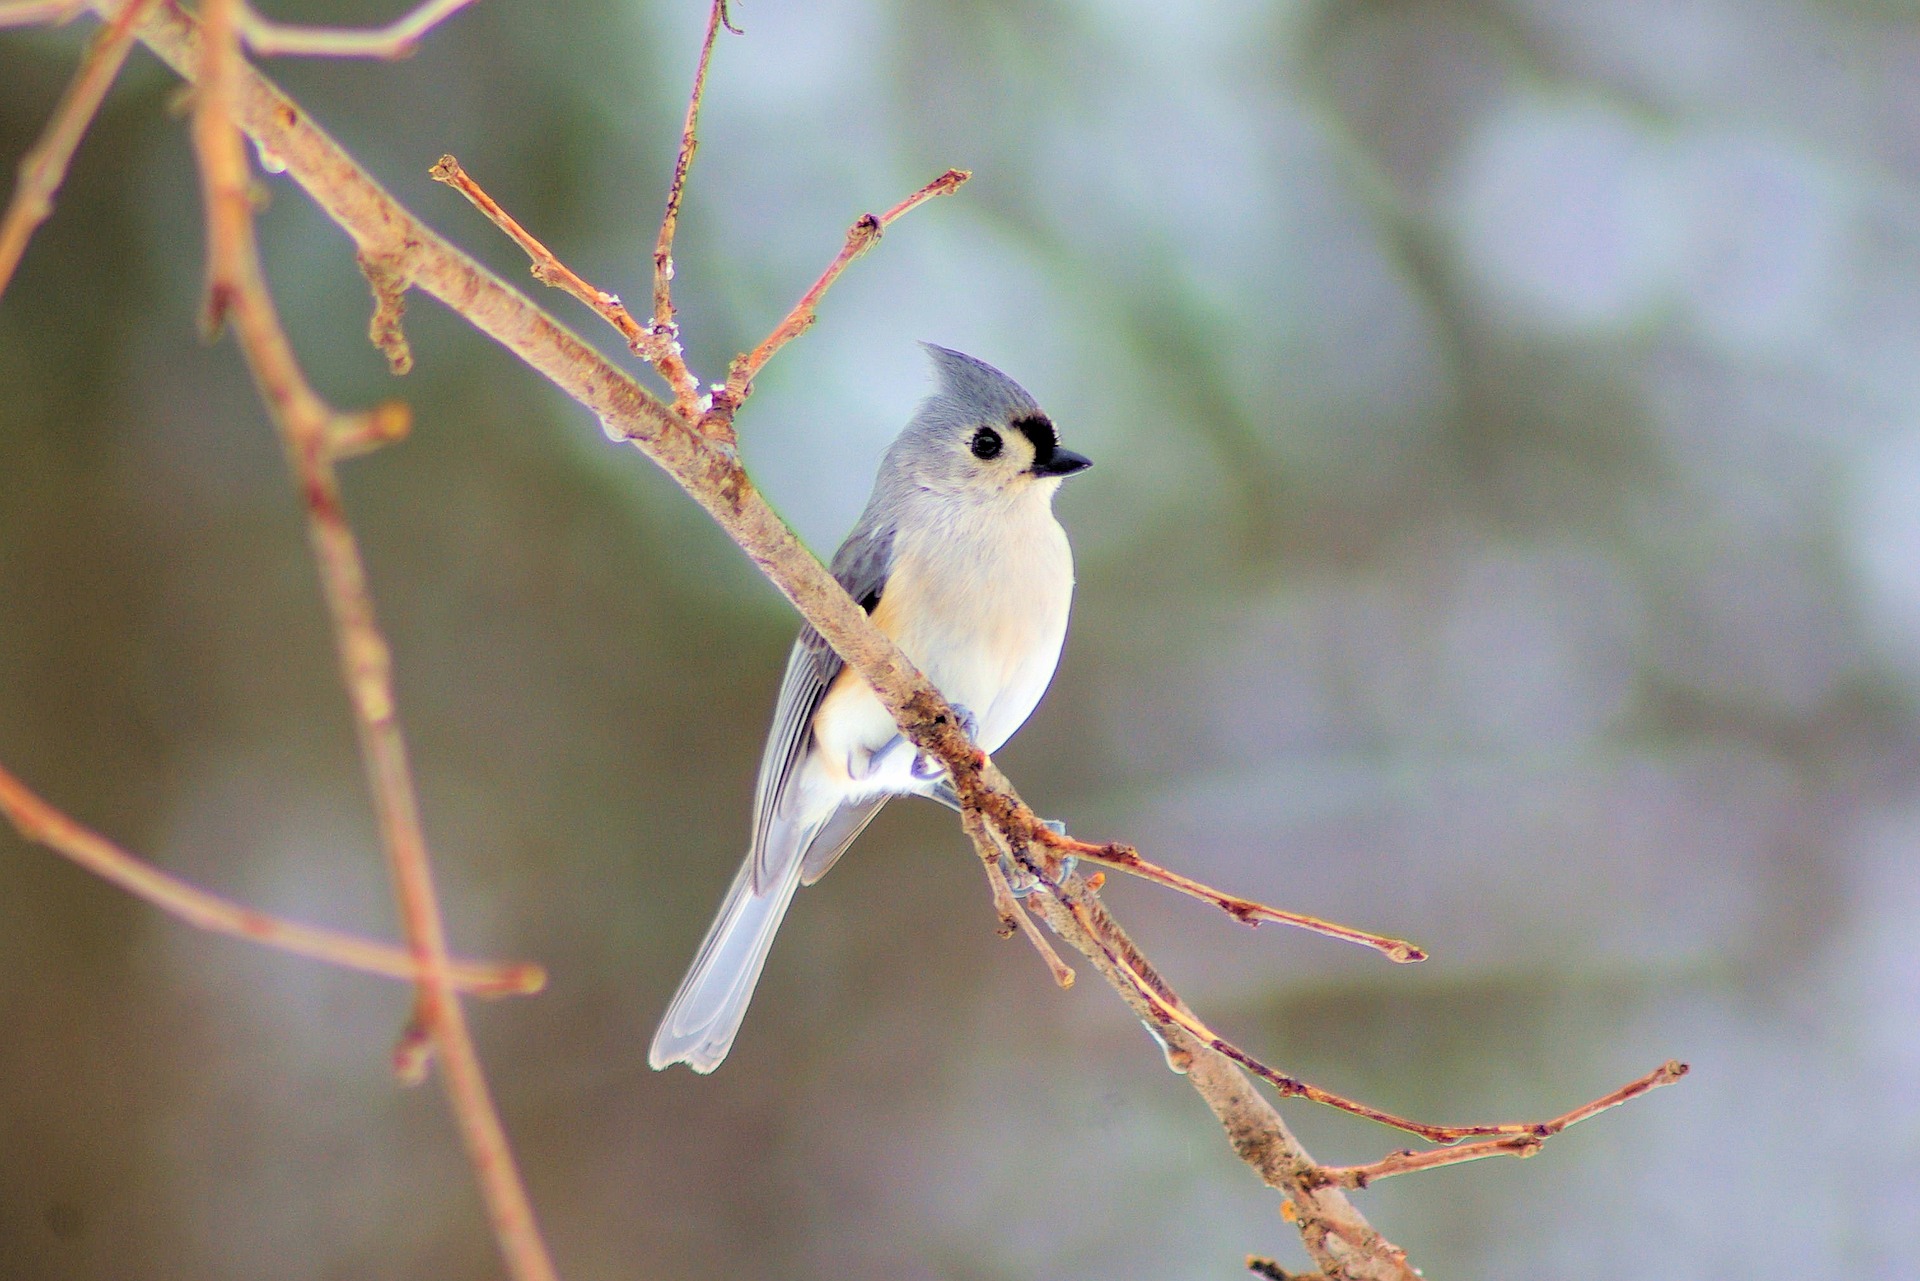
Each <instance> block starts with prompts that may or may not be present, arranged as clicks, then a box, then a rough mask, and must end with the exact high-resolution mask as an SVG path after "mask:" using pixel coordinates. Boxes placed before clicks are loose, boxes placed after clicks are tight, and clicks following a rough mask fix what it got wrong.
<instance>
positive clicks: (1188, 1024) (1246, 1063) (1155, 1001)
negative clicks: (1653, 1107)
mask: <svg viewBox="0 0 1920 1281" xmlns="http://www.w3.org/2000/svg"><path fill="white" fill-rule="evenodd" d="M1016 857H1017V856H1016ZM1020 862H1021V865H1022V866H1023V867H1024V868H1025V869H1026V870H1027V871H1028V872H1030V873H1031V874H1032V875H1033V876H1034V877H1035V878H1036V879H1037V880H1038V881H1039V882H1040V884H1041V886H1042V887H1043V888H1044V889H1045V890H1046V891H1047V892H1048V893H1049V894H1050V895H1052V896H1053V898H1054V899H1055V900H1056V901H1057V902H1058V903H1059V904H1060V905H1061V906H1062V907H1063V908H1065V909H1066V910H1067V911H1068V912H1069V913H1070V914H1072V915H1073V917H1074V919H1075V920H1076V921H1077V922H1078V923H1079V924H1080V926H1081V927H1082V928H1083V929H1084V930H1086V932H1087V934H1088V936H1089V937H1091V938H1092V939H1094V941H1095V942H1096V943H1098V944H1099V945H1100V947H1101V948H1102V949H1103V950H1104V951H1105V953H1106V957H1107V960H1108V961H1109V962H1110V963H1111V964H1112V965H1113V966H1114V967H1115V968H1116V969H1118V970H1119V971H1120V972H1121V973H1123V974H1125V975H1127V976H1128V978H1129V981H1130V982H1131V983H1132V984H1133V985H1134V988H1135V991H1136V992H1137V993H1138V995H1139V996H1140V997H1141V999H1142V1000H1144V1001H1145V1002H1146V1003H1147V1004H1148V1005H1149V1006H1150V1007H1152V1009H1153V1010H1154V1012H1155V1014H1156V1016H1157V1017H1158V1018H1159V1020H1160V1021H1161V1022H1163V1023H1164V1024H1166V1025H1169V1026H1172V1027H1177V1028H1179V1029H1180V1030H1181V1031H1183V1032H1185V1033H1186V1034H1187V1035H1189V1036H1191V1037H1193V1038H1194V1039H1195V1040H1197V1041H1199V1042H1200V1043H1201V1044H1203V1045H1205V1046H1207V1047H1208V1048H1209V1049H1211V1050H1213V1051H1215V1052H1216V1053H1218V1054H1223V1055H1225V1056H1226V1057H1227V1058H1229V1059H1232V1060H1233V1061H1234V1062H1235V1063H1238V1064H1239V1065H1240V1066H1241V1067H1243V1068H1245V1069H1247V1070H1248V1071H1249V1072H1252V1073H1253V1074H1254V1075H1255V1076H1258V1077H1259V1078H1261V1079H1262V1080H1264V1081H1266V1082H1267V1083H1268V1084H1269V1085H1271V1086H1273V1088H1274V1089H1276V1090H1278V1091H1279V1092H1280V1093H1281V1095H1283V1096H1285V1097H1290V1098H1302V1099H1306V1100H1308V1101H1309V1102H1313V1103H1319V1104H1321V1105H1323V1106H1325V1107H1330V1108H1334V1109H1336V1110H1338V1111H1341V1112H1346V1113H1349V1114H1351V1115H1353V1116H1358V1117H1363V1118H1365V1119H1366V1120H1369V1121H1374V1122H1377V1123H1378V1124H1380V1125H1385V1126H1388V1127H1391V1128H1392V1129H1396V1130H1401V1131H1404V1132H1405V1133H1407V1134H1417V1135H1419V1136H1420V1137H1421V1138H1423V1139H1426V1140H1427V1141H1429V1142H1431V1143H1443V1144H1452V1143H1458V1142H1460V1141H1461V1140H1462V1139H1470V1138H1478V1137H1481V1136H1486V1135H1498V1136H1502V1138H1503V1139H1504V1140H1506V1142H1505V1143H1504V1144H1496V1145H1494V1146H1495V1147H1497V1148H1498V1149H1499V1150H1498V1151H1492V1150H1490V1151H1487V1152H1484V1153H1477V1154H1476V1155H1484V1156H1495V1155H1502V1154H1504V1153H1505V1152H1507V1151H1508V1150H1509V1149H1511V1148H1512V1147H1513V1146H1514V1145H1515V1144H1522V1145H1524V1144H1532V1145H1534V1146H1536V1147H1537V1146H1538V1145H1539V1143H1541V1142H1542V1141H1544V1140H1545V1139H1547V1138H1549V1137H1551V1136H1552V1135H1554V1134H1558V1133H1559V1132H1560V1131H1561V1130H1563V1129H1565V1128H1566V1127H1567V1126H1568V1125H1571V1124H1573V1123H1574V1122H1575V1121H1579V1120H1583V1119H1584V1118H1586V1117H1589V1116H1592V1115H1593V1114H1594V1113H1596V1112H1601V1111H1604V1110H1606V1109H1607V1108H1610V1107H1614V1106H1617V1105H1618V1104H1620V1103H1624V1102H1626V1101H1627V1100H1628V1099H1631V1098H1634V1097H1637V1096H1638V1095H1640V1094H1644V1093H1646V1091H1647V1090H1649V1089H1652V1088H1653V1087H1654V1086H1656V1085H1665V1084H1667V1083H1668V1081H1669V1080H1678V1079H1679V1078H1680V1076H1682V1075H1684V1074H1685V1072H1686V1069H1685V1067H1684V1066H1681V1065H1677V1064H1671V1063H1670V1064H1668V1065H1667V1067H1664V1068H1661V1069H1659V1070H1658V1071H1655V1072H1653V1073H1650V1074H1649V1075H1648V1076H1647V1077H1644V1078H1642V1080H1641V1081H1639V1082H1635V1083H1634V1084H1632V1085H1628V1086H1624V1087H1622V1088H1621V1089H1620V1090H1616V1091H1614V1092H1613V1093H1611V1094H1608V1095H1606V1096H1604V1097H1602V1098H1600V1099H1597V1100H1595V1101H1594V1102H1592V1103H1588V1104H1584V1105H1582V1106H1581V1107H1578V1108H1575V1109H1574V1110H1573V1111H1572V1112H1569V1113H1567V1114H1565V1116H1562V1117H1558V1118H1556V1119H1555V1120H1554V1121H1545V1122H1541V1121H1534V1122H1504V1123H1500V1124H1494V1125H1433V1124H1429V1123H1427V1122H1424V1121H1413V1120H1409V1119H1408V1118H1406V1117H1403V1116H1397V1115H1395V1114H1394V1113H1392V1112H1388V1111H1385V1110H1383V1109H1381V1108H1376V1107H1374V1106H1373V1105H1372V1104H1368V1103H1361V1102H1359V1101H1357V1100H1355V1099H1349V1098H1347V1097H1346V1096H1344V1095H1340V1094H1335V1093H1334V1092H1333V1091H1331V1090H1325V1089H1322V1088H1320V1087H1319V1086H1317V1085H1313V1084H1311V1083H1309V1082H1306V1081H1303V1080H1301V1079H1300V1078H1299V1077H1296V1076H1290V1075H1288V1074H1287V1073H1285V1072H1280V1071H1277V1070H1276V1069H1274V1068H1271V1067H1269V1066H1267V1064H1265V1063H1263V1062H1261V1061H1260V1060H1259V1059H1257V1058H1255V1057H1254V1056H1253V1055H1251V1054H1249V1053H1247V1052H1246V1051H1245V1050H1243V1049H1241V1048H1240V1047H1239V1046H1237V1045H1234V1044H1233V1043H1232V1042H1230V1041H1228V1040H1227V1039H1226V1038H1224V1037H1222V1036H1221V1035H1220V1034H1219V1033H1217V1032H1215V1031H1214V1030H1213V1029H1212V1028H1210V1027H1208V1026H1207V1025H1206V1024H1205V1023H1203V1022H1201V1021H1200V1019H1199V1017H1198V1016H1197V1015H1195V1014H1194V1013H1193V1011H1192V1010H1190V1009H1188V1008H1187V1007H1186V1005H1185V1003H1184V1002H1182V1001H1181V1000H1180V999H1179V998H1178V997H1177V996H1175V995H1174V993H1173V990H1172V989H1171V988H1169V987H1168V986H1167V984H1166V981H1165V980H1164V979H1162V978H1160V976H1159V975H1158V974H1156V973H1154V972H1153V970H1152V969H1151V968H1149V967H1146V966H1145V965H1143V964H1142V963H1141V958H1140V957H1139V955H1138V953H1137V951H1135V949H1133V948H1132V947H1131V946H1130V945H1129V946H1128V947H1126V948H1124V949H1122V948H1120V947H1117V946H1116V945H1115V944H1114V942H1113V941H1112V939H1111V938H1110V936H1109V935H1108V934H1107V932H1106V931H1105V930H1104V929H1103V928H1102V926H1101V925H1100V924H1099V923H1098V922H1096V921H1095V919H1094V918H1093V916H1092V915H1091V914H1090V913H1089V912H1088V911H1087V904H1086V901H1085V899H1084V898H1083V896H1082V892H1081V891H1080V889H1079V888H1077V887H1075V886H1074V885H1073V884H1072V882H1071V881H1065V882H1063V881H1061V880H1060V879H1058V868H1057V867H1053V868H1049V867H1047V866H1046V865H1045V864H1044V862H1043V861H1042V860H1038V859H1034V858H1031V857H1027V858H1022V859H1020ZM1102 915H1103V916H1104V913H1103V914H1102ZM1669 1068H1677V1071H1675V1072H1673V1074H1672V1076H1671V1077H1668V1076H1666V1075H1664V1074H1665V1073H1667V1071H1668V1069H1669ZM1569 1118H1570V1119H1569ZM1462 1159H1463V1160H1472V1159H1474V1157H1472V1156H1469V1157H1465V1158H1462ZM1438 1164H1442V1165H1445V1164H1449V1162H1445V1161H1442V1162H1438Z"/></svg>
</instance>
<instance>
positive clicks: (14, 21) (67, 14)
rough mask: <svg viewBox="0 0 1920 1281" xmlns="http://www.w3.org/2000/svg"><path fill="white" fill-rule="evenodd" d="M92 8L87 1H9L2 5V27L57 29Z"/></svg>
mask: <svg viewBox="0 0 1920 1281" xmlns="http://www.w3.org/2000/svg"><path fill="white" fill-rule="evenodd" d="M90 7H91V6H90V5H89V4H88V2H87V0H8V2H7V3H4V4H0V27H57V26H60V25H62V24H63V23H68V22H71V21H73V20H74V19H75V18H77V17H79V16H80V15H81V14H83V13H85V12H86V11H87V10H88V9H89V8H90Z"/></svg>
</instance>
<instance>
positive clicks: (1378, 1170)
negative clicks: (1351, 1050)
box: [1322, 1059, 1689, 1188]
mask: <svg viewBox="0 0 1920 1281" xmlns="http://www.w3.org/2000/svg"><path fill="white" fill-rule="evenodd" d="M1688 1071H1689V1069H1688V1067H1687V1065H1686V1064H1684V1063H1680V1062H1676V1061H1674V1060H1672V1059H1669V1060H1667V1062H1665V1063H1663V1064H1661V1065H1660V1066H1659V1067H1657V1068H1655V1069H1654V1070H1653V1071H1651V1072H1649V1073H1647V1074H1646V1075H1645V1076H1643V1077H1641V1078H1640V1079H1639V1080H1637V1081H1630V1082H1628V1083H1627V1084H1626V1085H1623V1086H1621V1087H1620V1088H1619V1089H1617V1090H1614V1091H1613V1092H1612V1093H1610V1094H1603V1095H1601V1096H1600V1097H1599V1098H1597V1099H1595V1100H1594V1101H1593V1102H1591V1103H1586V1104H1582V1105H1581V1106H1579V1107H1577V1108H1575V1109H1574V1110H1573V1111H1571V1112H1568V1113H1566V1114H1564V1115H1562V1116H1557V1117H1555V1118H1554V1119H1553V1120H1551V1121H1547V1122H1544V1123H1542V1124H1541V1125H1540V1126H1538V1127H1537V1128H1536V1129H1535V1131H1534V1132H1533V1133H1531V1134H1521V1135H1514V1136H1511V1137H1509V1138H1504V1139H1482V1140H1480V1141H1479V1142H1477V1143H1463V1144H1461V1145H1460V1146H1459V1147H1452V1148H1435V1149H1432V1150H1430V1151H1427V1152H1414V1151H1412V1150H1410V1149H1405V1148H1403V1149H1401V1150H1400V1151H1398V1152H1395V1153H1392V1154H1391V1155H1389V1156H1386V1157H1383V1158H1382V1159H1380V1160H1378V1161H1375V1162H1373V1163H1372V1164H1370V1165H1340V1166H1329V1167H1327V1168H1326V1169H1325V1170H1323V1171H1322V1173H1323V1174H1324V1175H1325V1176H1326V1177H1327V1178H1329V1179H1331V1180H1332V1181H1333V1182H1334V1183H1335V1184H1337V1185H1339V1186H1340V1187H1343V1188H1364V1187H1366V1186H1367V1185H1368V1184H1369V1183H1372V1182H1374V1181H1375V1180H1378V1179H1385V1178H1389V1177H1391V1176H1392V1175H1395V1174H1412V1173H1414V1172H1415V1171H1418V1170H1437V1169H1439V1168H1440V1167H1441V1166H1443V1165H1459V1164H1460V1163H1462V1162H1463V1161H1482V1160H1485V1159H1486V1158H1488V1157H1494V1156H1517V1157H1529V1156H1532V1155H1533V1154H1534V1153H1535V1152H1538V1151H1539V1150H1540V1148H1541V1145H1542V1144H1544V1143H1545V1142H1546V1141H1547V1140H1548V1139H1550V1138H1552V1137H1553V1136H1554V1135H1556V1134H1558V1133H1560V1132H1561V1131H1562V1130H1564V1129H1566V1128H1567V1127H1568V1126H1570V1125H1577V1124H1579V1123H1580V1122H1582V1121H1584V1120H1586V1119H1587V1118H1588V1117H1590V1116H1595V1115H1597V1114H1599V1113H1601V1112H1604V1111H1606V1110H1607V1109H1608V1108H1617V1107H1619V1106H1620V1105H1621V1104H1622V1103H1625V1102H1627V1101H1629V1100H1631V1099H1637V1098H1639V1097H1640V1096H1641V1095H1643V1094H1646V1093H1647V1092H1649V1091H1651V1090H1657V1089H1659V1088H1660V1087H1661V1086H1663V1085H1672V1084H1673V1083H1674V1082H1675V1081H1678V1080H1679V1079H1680V1078H1681V1077H1683V1076H1685V1075H1686V1074H1687V1072H1688Z"/></svg>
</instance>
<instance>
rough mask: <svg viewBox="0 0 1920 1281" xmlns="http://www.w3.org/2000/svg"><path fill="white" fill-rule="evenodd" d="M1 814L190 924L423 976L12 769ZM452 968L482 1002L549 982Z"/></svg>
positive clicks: (526, 971) (470, 965)
mask: <svg viewBox="0 0 1920 1281" xmlns="http://www.w3.org/2000/svg"><path fill="white" fill-rule="evenodd" d="M0 813H4V814H5V815H6V816H7V817H8V818H9V819H10V820H12V822H13V826H14V828H15V829H16V830H17V831H18V832H19V833H20V835H21V837H22V838H23V839H25V840H29V841H32V842H33V843H34V844H36V845H44V846H46V847H47V848H48V849H50V850H52V851H54V852H55V853H56V854H61V855H64V856H65V857H67V858H68V859H71V860H72V861H73V862H74V863H76V864H78V865H79V866H81V867H83V868H85V869H86V870H87V871H89V872H92V873H93V874H94V875H95V876H98V877H99V878H100V879H102V880H104V881H108V882H111V883H112V884H114V885H117V886H119V887H120V888H121V889H123V890H125V891H127V892H128V893H129V894H132V895H134V896H135V897H137V898H142V899H145V900H146V901H147V902H149V903H151V904H153V905H154V906H155V907H157V908H159V909H160V910H161V911H163V912H166V913H167V914H169V915H171V916H175V917H178V918H179V919H180V920H182V921H185V922H186V923H187V924H188V925H192V926H195V927H197V928H199V929H203V930H207V931H209V932H211V933H214V934H225V935H227V936H228V937H229V938H237V939H244V940H246V941H247V942H249V943H259V944H261V945H262V946H265V947H271V948H277V949H278V950H280V951H282V952H291V953H293V954H294V955H295V956H304V957H307V958H309V959H311V960H316V961H325V962H327V963H328V964H329V965H339V966H343V967H345V968H346V969H350V970H361V971H364V972H365V973H368V974H379V975H382V976H384V977H386V978H393V979H406V980H408V981H412V982H417V981H418V980H419V979H420V977H421V973H422V971H421V969H420V966H419V965H418V963H416V962H415V961H414V959H413V957H412V956H410V955H409V954H408V953H406V952H405V951H403V950H401V949H400V948H397V947H393V946H390V945H389V944H386V943H377V942H374V941H373V940H372V939H364V938H360V937H358V936H356V935H352V934H345V933H342V932H341V931H339V930H329V929H325V928H323V927H321V926H315V925H302V924H300V923H299V922H297V921H289V920H286V919H284V918H282V917H278V916H273V915H270V914H269V913H266V912H261V911H257V910H256V909H254V908H250V907H242V906H241V905H240V904H238V903H235V902H232V901H230V900H228V899H224V898H221V897H220V896H219V895H217V894H209V893H208V892H207V891H205V890H203V889H200V888H198V887H197V886H194V885H190V884H188V883H187V882H186V881H183V880H181V879H180V878H179V877H177V876H173V875H171V874H169V873H167V872H163V871H161V870H160V869H159V868H157V867H155V866H153V865H152V864H151V863H147V862H144V861H142V860H141V859H139V858H136V857H135V856H134V855H132V854H129V853H128V852H127V851H126V850H123V849H121V848H120V847H119V846H118V845H115V844H114V843H113V842H112V841H110V840H108V839H107V838H106V837H104V836H102V835H100V834H99V833H98V832H95V831H93V830H92V829H90V828H87V827H83V826H82V825H81V824H79V823H77V822H75V821H74V820H73V819H72V818H70V817H68V816H67V815H66V814H64V813H62V812H61V811H60V810H57V809H55V808H54V807H53V806H51V805H49V804H47V802H46V801H45V800H43V799H41V798H40V797H39V796H37V795H35V794H34V793H33V792H32V791H30V790H28V788H27V785H26V784H25V783H22V782H21V781H20V780H19V779H17V778H15V777H14V776H13V775H12V774H11V773H9V772H8V771H7V770H6V769H5V768H4V767H0ZM449 970H450V975H449V976H450V977H451V978H452V979H453V981H454V983H455V984H456V985H457V986H459V987H461V988H464V989H465V990H467V991H469V992H472V993H473V994H474V995H476V996H525V995H529V994H531V993H534V992H538V991H539V990H540V989H541V988H543V987H545V986H546V983H547V973H546V971H545V970H543V969H541V968H540V967H539V966H538V965H529V964H520V965H497V964H488V963H485V962H480V961H458V960H456V961H453V962H452V963H451V965H450V966H449Z"/></svg>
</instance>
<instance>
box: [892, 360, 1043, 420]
mask: <svg viewBox="0 0 1920 1281" xmlns="http://www.w3.org/2000/svg"><path fill="white" fill-rule="evenodd" d="M920 346H921V347H922V348H924V349H925V350H926V353H927V355H928V356H929V357H930V358H931V359H932V360H933V370H934V373H935V374H937V375H938V376H939V378H940V394H939V399H944V400H946V401H948V402H950V403H951V405H952V406H953V407H954V408H955V409H958V410H960V411H962V412H963V413H964V414H965V415H966V416H967V417H968V419H969V420H970V421H973V422H980V423H1009V422H1012V421H1013V420H1014V419H1016V418H1025V417H1028V416H1029V415H1034V414H1039V413H1040V406H1039V405H1038V404H1036V403H1034V399H1033V397H1032V396H1029V395H1028V394H1027V391H1026V388H1024V387H1022V386H1021V385H1020V384H1019V383H1017V382H1015V381H1013V379H1011V378H1009V377H1007V376H1006V375H1005V374H1003V373H1001V372H1000V371H999V370H998V369H995V368H994V367H993V366H992V365H989V364H988V363H987V362H986V361H984V360H976V359H974V358H973V357H972V356H969V355H966V354H965V353H963V352H958V351H952V350H950V349H948V348H946V347H939V346H935V345H934V344H933V343H930V342H923V343H921V344H920Z"/></svg>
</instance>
